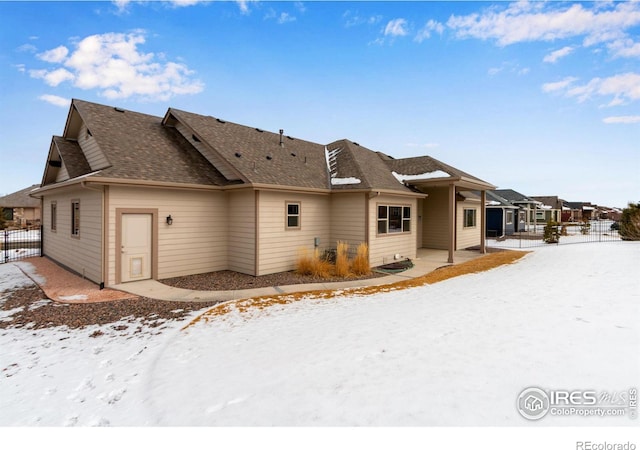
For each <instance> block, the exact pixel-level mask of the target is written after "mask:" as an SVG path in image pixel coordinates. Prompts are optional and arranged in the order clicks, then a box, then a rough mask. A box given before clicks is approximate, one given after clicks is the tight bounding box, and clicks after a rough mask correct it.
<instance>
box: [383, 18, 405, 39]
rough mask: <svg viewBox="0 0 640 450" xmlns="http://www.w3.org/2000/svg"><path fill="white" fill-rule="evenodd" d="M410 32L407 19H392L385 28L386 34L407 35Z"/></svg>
mask: <svg viewBox="0 0 640 450" xmlns="http://www.w3.org/2000/svg"><path fill="white" fill-rule="evenodd" d="M408 33H409V32H408V31H407V21H406V20H405V19H393V20H390V21H389V23H387V26H386V27H385V28H384V35H385V36H394V37H395V36H406V35H407V34H408Z"/></svg>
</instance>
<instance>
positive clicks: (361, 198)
mask: <svg viewBox="0 0 640 450" xmlns="http://www.w3.org/2000/svg"><path fill="white" fill-rule="evenodd" d="M366 202H367V194H362V193H354V194H352V193H348V194H342V193H340V194H333V195H332V196H331V237H330V240H331V243H332V245H333V246H336V245H337V244H336V243H337V242H338V241H343V242H347V243H349V245H350V246H352V247H355V246H357V245H358V244H360V243H361V242H364V241H365V234H366V230H365V222H366V220H365V214H366V212H365V209H366Z"/></svg>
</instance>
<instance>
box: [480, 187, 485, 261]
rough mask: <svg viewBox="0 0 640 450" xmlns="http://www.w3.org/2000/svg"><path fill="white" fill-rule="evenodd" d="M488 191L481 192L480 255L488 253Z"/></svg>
mask: <svg viewBox="0 0 640 450" xmlns="http://www.w3.org/2000/svg"><path fill="white" fill-rule="evenodd" d="M486 244H487V191H485V190H482V191H480V253H482V254H485V253H487V246H486Z"/></svg>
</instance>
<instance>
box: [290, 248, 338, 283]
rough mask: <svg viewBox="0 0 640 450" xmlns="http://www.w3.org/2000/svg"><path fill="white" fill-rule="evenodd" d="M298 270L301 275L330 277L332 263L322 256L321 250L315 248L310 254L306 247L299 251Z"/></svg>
mask: <svg viewBox="0 0 640 450" xmlns="http://www.w3.org/2000/svg"><path fill="white" fill-rule="evenodd" d="M296 272H297V273H299V274H300V275H311V276H313V277H315V278H329V277H330V276H331V263H330V262H329V261H327V260H325V259H322V258H320V250H319V249H317V248H316V249H315V250H314V251H313V255H311V256H310V255H309V251H308V250H307V248H306V247H303V248H301V249H300V250H299V252H298V259H297V261H296Z"/></svg>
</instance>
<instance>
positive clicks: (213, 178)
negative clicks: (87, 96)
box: [73, 100, 228, 185]
mask: <svg viewBox="0 0 640 450" xmlns="http://www.w3.org/2000/svg"><path fill="white" fill-rule="evenodd" d="M73 106H74V107H75V108H76V109H77V111H78V113H79V114H80V116H81V117H82V120H83V121H84V122H85V123H86V124H87V126H88V128H89V129H90V130H91V134H92V135H93V137H94V139H95V140H96V142H97V143H98V146H99V147H100V150H101V151H102V152H103V153H104V154H105V156H106V157H107V159H108V160H109V163H110V164H111V165H110V166H109V167H107V168H105V169H102V171H101V172H100V176H103V177H112V178H124V179H135V180H150V181H159V182H174V183H189V184H203V185H225V184H228V182H227V180H226V179H225V178H224V177H223V176H222V175H221V174H220V172H218V170H217V169H216V168H215V167H213V166H212V165H211V164H209V162H208V161H207V160H206V159H205V158H204V157H203V156H202V155H201V154H200V153H199V152H198V151H197V150H196V149H195V148H193V146H191V144H189V143H188V142H187V141H186V140H185V139H184V138H183V137H182V136H181V135H180V134H179V133H178V132H177V131H176V130H175V129H173V128H169V127H165V126H163V125H162V118H161V117H156V116H151V115H147V114H142V113H137V112H133V111H128V110H126V111H123V110H120V109H116V108H112V107H109V106H104V105H99V104H96V103H89V102H85V101H81V100H74V101H73Z"/></svg>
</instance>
